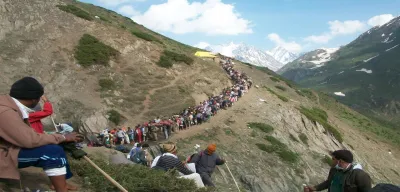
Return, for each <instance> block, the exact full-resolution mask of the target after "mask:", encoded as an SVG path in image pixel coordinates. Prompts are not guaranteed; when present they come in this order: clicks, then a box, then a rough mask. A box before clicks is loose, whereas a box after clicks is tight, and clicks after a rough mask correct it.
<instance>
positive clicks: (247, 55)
mask: <svg viewBox="0 0 400 192" xmlns="http://www.w3.org/2000/svg"><path fill="white" fill-rule="evenodd" d="M203 45H205V44H204V43H203ZM199 48H202V49H205V50H208V51H212V52H216V53H221V54H222V55H226V56H229V57H234V58H235V59H237V60H240V61H243V62H247V63H250V64H253V65H256V66H261V67H268V68H269V69H271V70H273V71H277V70H278V69H280V68H281V67H283V66H284V64H283V63H281V62H279V61H277V60H276V59H275V58H273V57H272V56H271V55H269V54H267V53H266V52H265V51H263V50H260V49H258V48H256V47H253V46H249V45H246V44H244V43H240V44H235V43H233V42H230V43H228V44H221V45H209V46H207V47H199Z"/></svg>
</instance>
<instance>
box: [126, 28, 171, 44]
mask: <svg viewBox="0 0 400 192" xmlns="http://www.w3.org/2000/svg"><path fill="white" fill-rule="evenodd" d="M132 34H133V35H135V36H136V37H139V38H141V39H144V40H146V41H155V42H158V43H160V44H163V42H162V41H161V40H159V39H157V38H156V37H154V36H153V35H150V34H148V33H144V32H139V31H132Z"/></svg>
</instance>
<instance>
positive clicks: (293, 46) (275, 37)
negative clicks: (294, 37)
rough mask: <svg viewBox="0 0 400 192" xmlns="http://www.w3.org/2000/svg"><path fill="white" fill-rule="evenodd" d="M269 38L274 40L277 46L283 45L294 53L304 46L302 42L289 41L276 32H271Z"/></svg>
mask: <svg viewBox="0 0 400 192" xmlns="http://www.w3.org/2000/svg"><path fill="white" fill-rule="evenodd" d="M268 39H269V40H271V41H272V42H274V43H275V45H276V46H281V47H283V48H285V49H286V50H288V51H290V52H293V53H298V52H300V51H301V50H302V47H301V45H300V44H298V43H296V42H294V41H291V42H287V41H285V40H284V39H282V38H281V37H279V35H278V34H276V33H270V34H269V35H268Z"/></svg>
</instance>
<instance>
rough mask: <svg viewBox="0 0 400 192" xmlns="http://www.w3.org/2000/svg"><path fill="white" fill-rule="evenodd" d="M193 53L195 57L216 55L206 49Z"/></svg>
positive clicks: (213, 56) (212, 56)
mask: <svg viewBox="0 0 400 192" xmlns="http://www.w3.org/2000/svg"><path fill="white" fill-rule="evenodd" d="M194 55H195V56H197V57H210V58H215V57H217V56H216V55H215V54H213V53H211V52H206V51H197V52H196V53H195V54H194Z"/></svg>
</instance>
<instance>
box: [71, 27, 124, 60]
mask: <svg viewBox="0 0 400 192" xmlns="http://www.w3.org/2000/svg"><path fill="white" fill-rule="evenodd" d="M117 55H118V51H117V50H115V49H114V48H112V47H110V46H108V45H106V44H104V43H102V42H100V41H99V40H98V39H97V38H95V37H93V36H91V35H89V34H84V35H83V36H82V38H81V39H80V40H79V44H78V46H77V47H76V49H75V58H76V60H78V62H79V64H80V65H82V66H83V67H89V66H91V65H104V66H108V63H109V61H110V58H111V57H116V56H117Z"/></svg>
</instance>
